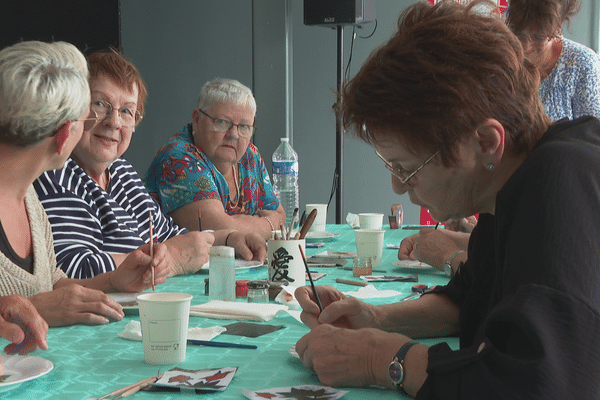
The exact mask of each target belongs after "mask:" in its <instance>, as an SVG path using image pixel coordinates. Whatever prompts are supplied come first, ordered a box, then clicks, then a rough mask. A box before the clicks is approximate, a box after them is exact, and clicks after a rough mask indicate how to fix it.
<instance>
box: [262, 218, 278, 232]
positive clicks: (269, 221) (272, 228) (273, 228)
mask: <svg viewBox="0 0 600 400" xmlns="http://www.w3.org/2000/svg"><path fill="white" fill-rule="evenodd" d="M261 218H264V219H266V220H267V222H268V223H269V225H271V232H273V231H274V230H275V227H274V226H273V223H272V222H271V220H270V219H269V218H268V217H261Z"/></svg>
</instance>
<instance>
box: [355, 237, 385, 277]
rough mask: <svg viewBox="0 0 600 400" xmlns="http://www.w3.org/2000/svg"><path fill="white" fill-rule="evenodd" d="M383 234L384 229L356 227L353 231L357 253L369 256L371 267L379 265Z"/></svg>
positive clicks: (360, 255) (361, 255)
mask: <svg viewBox="0 0 600 400" xmlns="http://www.w3.org/2000/svg"><path fill="white" fill-rule="evenodd" d="M384 234H385V231H384V230H382V229H357V230H355V231H354V235H355V237H356V252H357V255H358V256H359V257H371V266H372V267H373V268H376V267H380V266H381V256H382V255H383V236H384Z"/></svg>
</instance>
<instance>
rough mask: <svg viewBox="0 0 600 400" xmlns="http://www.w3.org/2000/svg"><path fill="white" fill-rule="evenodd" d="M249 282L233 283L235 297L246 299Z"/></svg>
mask: <svg viewBox="0 0 600 400" xmlns="http://www.w3.org/2000/svg"><path fill="white" fill-rule="evenodd" d="M249 282H250V281H249V280H240V281H235V297H237V298H240V297H242V298H243V297H246V296H247V295H248V283H249Z"/></svg>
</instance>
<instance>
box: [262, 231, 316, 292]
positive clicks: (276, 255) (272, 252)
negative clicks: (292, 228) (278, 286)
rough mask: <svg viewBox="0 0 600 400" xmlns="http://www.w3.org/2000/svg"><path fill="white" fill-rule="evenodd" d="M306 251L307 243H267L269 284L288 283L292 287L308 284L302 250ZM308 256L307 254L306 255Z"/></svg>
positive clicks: (271, 241)
mask: <svg viewBox="0 0 600 400" xmlns="http://www.w3.org/2000/svg"><path fill="white" fill-rule="evenodd" d="M298 245H300V246H302V251H303V252H305V251H306V242H305V240H304V239H301V240H269V241H268V242H267V262H268V264H269V282H270V283H272V282H287V283H288V284H289V285H291V286H295V287H301V286H304V285H305V284H306V267H305V266H304V261H303V260H302V254H300V248H299V247H298ZM305 254H306V253H305Z"/></svg>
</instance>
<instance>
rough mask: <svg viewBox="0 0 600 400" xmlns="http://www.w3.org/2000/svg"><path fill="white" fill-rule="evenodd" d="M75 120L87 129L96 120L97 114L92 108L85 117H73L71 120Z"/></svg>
mask: <svg viewBox="0 0 600 400" xmlns="http://www.w3.org/2000/svg"><path fill="white" fill-rule="evenodd" d="M75 121H81V122H83V130H84V131H89V130H90V129H92V128H93V127H94V125H96V123H97V122H98V114H97V113H96V112H95V111H94V110H90V115H89V116H88V117H87V118H83V119H74V120H73V122H75Z"/></svg>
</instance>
